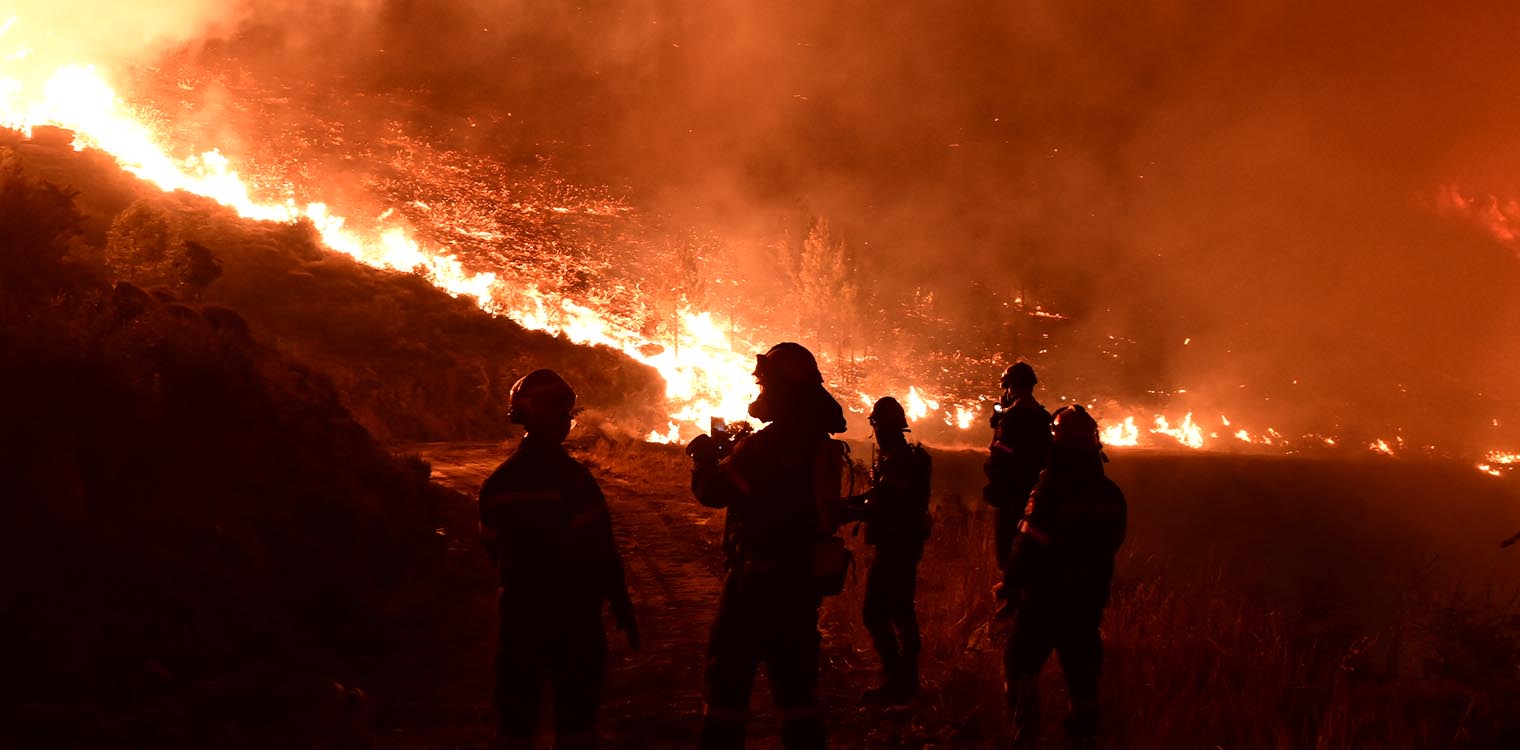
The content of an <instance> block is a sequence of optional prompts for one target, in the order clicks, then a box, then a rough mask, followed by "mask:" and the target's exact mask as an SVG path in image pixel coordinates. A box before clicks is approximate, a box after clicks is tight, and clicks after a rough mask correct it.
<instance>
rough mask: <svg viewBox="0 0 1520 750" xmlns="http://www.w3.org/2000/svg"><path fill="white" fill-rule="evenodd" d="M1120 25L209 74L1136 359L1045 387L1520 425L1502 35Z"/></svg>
mask: <svg viewBox="0 0 1520 750" xmlns="http://www.w3.org/2000/svg"><path fill="white" fill-rule="evenodd" d="M53 5H57V4H56V3H54V4H53ZM171 5H172V4H171ZM191 5H197V4H191ZM200 5H201V7H211V6H209V5H205V4H200ZM297 5H299V4H297ZM1118 5H1119V4H1114V3H1107V2H1098V1H1096V0H1089V1H1087V2H1056V1H1054V0H1050V1H1043V2H1019V3H985V2H971V1H970V0H949V1H945V2H923V3H888V4H863V3H859V2H843V1H835V2H817V3H802V4H789V5H787V6H786V7H777V6H776V5H775V4H769V3H754V2H747V1H745V0H641V1H637V2H586V3H579V4H577V5H574V6H571V5H568V4H561V3H545V2H485V1H484V0H476V1H473V2H472V1H470V0H441V1H434V0H427V1H424V0H374V2H370V3H348V4H345V3H327V4H318V6H316V8H317V9H315V10H310V9H305V10H296V9H294V8H293V7H284V8H280V9H279V10H278V11H270V10H268V9H267V7H264V8H263V9H258V10H255V11H252V12H250V13H248V14H246V15H243V16H240V17H238V26H237V30H236V33H233V34H220V35H218V36H220V37H222V38H224V39H227V40H229V41H227V42H225V43H220V44H219V45H217V46H215V49H214V50H213V51H212V53H210V54H217V55H227V56H235V57H238V58H239V59H240V60H241V62H242V64H243V65H245V66H247V68H248V69H249V70H252V71H254V72H255V74H257V75H261V76H266V75H267V76H271V77H283V78H285V79H287V80H302V81H326V82H330V83H329V84H326V85H331V86H333V87H342V88H344V89H345V90H353V89H361V90H365V91H369V92H374V93H376V94H377V95H379V94H383V93H384V92H408V93H409V95H415V96H419V97H421V98H422V99H423V101H424V102H425V103H426V107H425V108H424V110H423V112H422V113H417V112H415V111H414V112H411V113H410V114H409V116H413V117H418V118H423V119H428V120H431V121H432V123H431V124H432V125H436V126H437V127H438V129H439V130H440V131H459V130H464V128H462V127H460V126H461V124H462V123H466V122H467V123H469V124H470V125H471V126H472V129H469V134H468V135H467V136H461V135H457V134H456V135H451V137H457V138H460V139H461V140H462V142H463V143H464V145H465V146H467V147H475V148H481V149H489V150H491V151H493V152H495V153H496V154H498V155H499V156H501V157H502V158H507V159H510V158H516V157H521V156H524V155H531V154H551V155H553V156H555V157H556V158H557V159H558V160H559V163H560V165H561V166H562V167H563V168H564V169H566V170H567V171H568V172H569V173H570V174H571V175H572V176H574V177H575V178H577V179H583V180H586V181H588V182H592V183H596V184H609V185H613V186H617V187H618V188H619V189H622V188H624V187H626V189H627V190H628V192H629V194H630V195H632V196H633V197H634V199H635V200H636V201H637V202H639V203H640V204H642V205H643V206H645V207H647V208H650V209H651V210H652V211H653V212H655V213H658V214H659V215H661V216H664V217H667V220H668V221H669V222H671V223H673V224H682V225H692V226H697V227H700V228H702V229H704V230H706V231H711V232H715V233H717V234H719V235H720V236H722V237H724V238H725V239H726V240H727V241H729V242H730V243H731V245H732V246H734V247H739V248H747V249H748V250H749V251H750V256H751V263H750V265H751V266H752V268H750V269H749V270H750V272H751V273H753V274H757V275H758V274H762V273H765V272H766V269H767V268H773V267H774V266H775V265H776V261H775V259H774V258H773V257H771V256H770V255H769V254H768V251H767V250H766V242H767V241H768V240H767V239H766V238H770V237H773V236H774V235H775V233H776V232H777V228H778V226H780V225H782V224H783V223H784V218H785V217H787V216H794V215H796V214H798V213H805V214H810V215H815V216H822V217H826V218H827V219H828V220H829V221H830V222H831V224H832V225H833V226H834V227H835V228H837V229H838V230H839V231H840V233H841V234H842V235H843V236H844V237H845V238H847V240H848V241H849V242H850V244H851V246H852V247H853V248H855V250H856V252H857V254H858V255H859V257H860V258H861V262H862V264H863V266H864V267H865V273H866V277H867V278H868V279H869V280H870V281H871V283H872V284H874V285H876V286H878V287H879V288H880V289H882V290H883V291H884V292H890V293H892V294H907V293H909V292H911V291H912V290H913V289H914V288H915V287H917V288H923V289H927V290H931V291H935V292H937V294H938V299H940V300H941V302H940V304H941V305H942V306H943V308H944V310H943V311H944V312H946V313H947V314H949V315H950V316H951V318H952V319H955V318H957V317H965V318H970V317H972V316H977V315H985V311H984V310H982V307H981V303H980V300H979V299H978V294H979V292H977V291H976V290H979V289H986V288H989V287H990V288H994V289H999V290H1003V291H1005V292H1007V293H1008V294H1009V295H1010V296H1011V295H1012V294H1013V293H1014V292H1017V291H1021V290H1022V291H1025V292H1027V293H1028V294H1030V295H1033V296H1034V297H1035V298H1037V299H1039V300H1041V301H1044V302H1046V303H1048V304H1049V305H1051V306H1052V307H1054V308H1055V309H1058V310H1061V311H1062V312H1065V313H1068V314H1070V315H1072V316H1073V320H1072V321H1070V322H1069V323H1068V324H1067V325H1066V327H1065V328H1064V329H1062V333H1061V334H1060V335H1061V336H1064V337H1065V338H1064V339H1063V340H1062V342H1061V345H1062V346H1063V347H1064V348H1066V349H1075V348H1079V347H1081V346H1083V345H1084V340H1085V339H1090V340H1092V341H1094V342H1096V341H1101V340H1106V337H1107V336H1110V335H1112V336H1117V337H1119V338H1120V339H1131V340H1133V341H1134V342H1135V343H1134V344H1133V345H1132V346H1129V347H1128V348H1127V349H1126V350H1125V351H1124V352H1123V354H1122V356H1121V358H1120V359H1119V360H1118V361H1116V362H1114V363H1111V364H1109V365H1105V366H1104V367H1106V368H1108V369H1107V370H1103V371H1101V374H1100V375H1098V376H1097V377H1095V378H1094V377H1090V376H1089V373H1085V372H1078V371H1076V370H1077V369H1078V364H1075V363H1074V362H1077V361H1081V360H1059V361H1056V360H1052V367H1053V368H1055V369H1056V370H1057V371H1056V372H1052V373H1050V376H1049V377H1047V378H1046V382H1047V383H1050V384H1057V383H1059V382H1061V380H1062V379H1065V380H1067V381H1068V382H1070V381H1075V380H1077V379H1079V378H1082V377H1084V376H1089V377H1088V380H1094V379H1096V380H1106V381H1109V382H1111V383H1114V384H1115V385H1113V386H1112V390H1114V391H1125V392H1124V393H1118V394H1116V395H1120V396H1121V397H1123V396H1127V395H1129V394H1133V393H1143V392H1145V391H1148V390H1167V389H1175V388H1186V389H1188V391H1189V392H1190V393H1192V394H1195V395H1196V397H1197V398H1198V399H1200V403H1209V402H1212V404H1213V405H1216V406H1218V407H1219V408H1221V409H1230V410H1232V412H1236V411H1241V412H1245V413H1250V412H1252V411H1255V412H1256V413H1257V414H1259V415H1261V416H1262V417H1263V418H1264V419H1263V421H1261V422H1259V423H1275V424H1278V425H1280V426H1281V427H1283V428H1285V429H1288V430H1294V429H1297V430H1304V429H1324V430H1325V431H1331V430H1333V429H1335V428H1336V426H1337V425H1339V426H1340V427H1341V428H1343V429H1344V428H1347V427H1350V426H1355V425H1356V424H1357V423H1359V422H1370V421H1376V422H1377V423H1378V424H1380V425H1389V424H1394V425H1404V426H1406V427H1407V428H1408V429H1409V431H1410V437H1411V441H1412V442H1419V441H1421V440H1425V439H1429V440H1432V441H1434V440H1437V439H1441V440H1450V439H1451V438H1453V436H1456V437H1458V438H1460V439H1461V440H1462V441H1463V442H1471V443H1472V444H1476V445H1484V444H1489V443H1492V442H1494V441H1495V440H1497V439H1498V438H1499V437H1500V435H1499V434H1498V431H1499V430H1502V429H1503V427H1502V426H1501V427H1500V428H1493V427H1492V426H1491V424H1492V420H1493V419H1494V418H1495V417H1499V418H1500V422H1501V425H1503V424H1505V423H1506V422H1508V421H1510V419H1511V417H1512V416H1513V417H1514V418H1516V419H1520V409H1517V408H1516V402H1515V400H1514V399H1512V398H1510V397H1509V396H1508V395H1507V393H1505V389H1506V387H1507V386H1508V385H1509V384H1510V383H1511V382H1514V380H1515V375H1516V374H1517V372H1520V338H1517V337H1516V335H1515V332H1516V330H1517V325H1520V307H1517V305H1516V304H1515V303H1514V302H1512V298H1513V297H1514V295H1513V292H1512V290H1514V289H1516V288H1517V285H1516V282H1517V281H1520V262H1517V260H1516V258H1515V254H1514V247H1513V242H1511V243H1506V242H1504V241H1503V240H1501V239H1499V238H1497V237H1496V236H1495V234H1494V233H1493V232H1491V231H1489V229H1487V228H1485V226H1484V223H1483V221H1481V220H1480V219H1479V218H1474V216H1472V215H1469V214H1475V213H1481V209H1482V207H1483V206H1485V205H1487V202H1488V201H1489V196H1499V199H1500V201H1501V203H1502V201H1503V200H1506V199H1507V198H1508V197H1510V196H1517V195H1520V179H1517V176H1520V146H1517V143H1520V142H1517V141H1516V140H1515V139H1514V137H1513V134H1514V133H1515V132H1520V122H1517V119H1520V117H1517V115H1520V112H1517V105H1516V102H1520V96H1517V94H1520V92H1517V91H1516V87H1517V86H1520V57H1517V56H1516V55H1514V54H1513V49H1514V40H1513V33H1512V32H1513V29H1515V28H1520V7H1517V6H1514V5H1513V4H1507V3H1491V4H1489V5H1490V6H1491V7H1484V6H1483V5H1482V4H1474V5H1443V6H1440V7H1435V6H1431V7H1423V8H1422V7H1399V8H1396V9H1391V8H1390V7H1388V6H1387V4H1384V3H1371V2H1360V3H1342V4H1334V7H1329V6H1326V4H1323V3H1313V2H1298V1H1293V0H1289V1H1284V2H1275V3H1251V4H1243V5H1239V6H1238V7H1217V8H1216V7H1212V6H1197V7H1190V6H1189V4H1179V3H1175V2H1164V1H1161V0H1158V1H1156V2H1145V3H1129V4H1123V5H1124V6H1127V7H1117V6H1118ZM165 7H168V6H165ZM196 15H197V14H192V17H194V16H196ZM319 87H320V85H319ZM354 116H355V118H356V119H363V118H365V117H380V116H394V113H379V112H377V113H365V112H355V113H354ZM473 126H478V127H473ZM1453 188H1454V189H1455V191H1456V193H1457V194H1461V195H1465V196H1467V197H1469V198H1472V199H1474V200H1475V204H1474V205H1475V206H1477V207H1478V208H1477V209H1473V210H1468V211H1466V212H1465V213H1464V211H1462V210H1455V209H1452V207H1451V205H1450V204H1451V203H1452V201H1451V200H1450V195H1451V194H1452V190H1453ZM893 327H894V321H882V324H881V330H882V331H884V332H885V331H890V330H891V329H892V328H893ZM883 335H884V337H885V336H887V335H889V334H885V333H884V334H883ZM1184 341H1186V342H1188V343H1187V344H1186V345H1184V343H1183V342H1184ZM1008 348H1009V351H1008V352H1007V353H1008V354H1009V355H1011V356H1020V355H1022V356H1031V357H1034V358H1035V359H1036V361H1039V359H1040V357H1039V356H1038V352H1037V351H1029V350H1015V349H1014V347H1013V346H1010V347H1008ZM1025 348H1026V349H1027V348H1032V347H1027V346H1026V347H1025ZM1090 348H1091V349H1094V350H1095V349H1096V348H1097V345H1096V343H1094V344H1093V346H1092V347H1090ZM1062 362H1065V363H1068V364H1065V365H1063V364H1061V363H1062ZM1083 366H1085V365H1083ZM1093 366H1094V367H1096V366H1097V365H1093ZM1063 367H1065V368H1066V371H1064V372H1063V371H1061V369H1062V368H1063ZM1088 380H1083V381H1082V382H1084V383H1087V382H1088ZM1089 385H1091V386H1092V387H1091V388H1089V393H1096V392H1097V391H1098V390H1099V387H1098V385H1099V384H1092V383H1089ZM1053 388H1054V385H1053ZM1056 392H1060V391H1059V390H1056ZM1479 394H1482V395H1481V396H1480V395H1479ZM1480 428H1481V430H1487V431H1488V432H1482V433H1481V434H1480ZM1505 434H1508V433H1505ZM1427 436H1429V437H1428V438H1427Z"/></svg>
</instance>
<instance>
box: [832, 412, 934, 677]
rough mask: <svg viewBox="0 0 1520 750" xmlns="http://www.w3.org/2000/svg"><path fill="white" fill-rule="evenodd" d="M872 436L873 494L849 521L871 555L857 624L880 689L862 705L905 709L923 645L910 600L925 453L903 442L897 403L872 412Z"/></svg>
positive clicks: (922, 519)
mask: <svg viewBox="0 0 1520 750" xmlns="http://www.w3.org/2000/svg"><path fill="white" fill-rule="evenodd" d="M870 422H871V430H872V432H873V433H874V434H875V436H876V445H877V450H878V453H877V456H876V460H875V461H874V462H873V465H872V467H871V489H870V491H869V492H867V493H865V494H864V495H860V496H857V497H854V498H851V502H850V503H849V505H848V509H849V511H848V512H849V514H850V517H851V518H852V519H859V520H862V521H864V522H865V527H866V544H869V545H871V546H872V547H874V548H875V550H876V554H875V557H874V558H873V559H872V561H871V568H870V571H869V572H867V573H866V595H865V604H864V605H863V607H862V609H861V619H862V620H864V622H865V626H866V630H867V631H869V632H870V634H871V642H872V645H874V646H875V647H876V653H877V655H878V656H879V657H880V658H881V670H882V683H881V685H880V686H878V687H875V688H871V689H870V690H867V691H866V694H865V700H866V701H867V702H869V703H877V704H882V705H890V706H901V705H907V704H908V703H910V702H912V700H913V696H914V695H915V694H916V693H917V692H918V652H919V650H920V649H921V646H922V642H921V640H920V638H919V633H918V616H917V613H916V612H915V611H914V603H913V596H914V590H915V589H916V587H917V583H918V561H919V559H920V558H922V557H923V553H924V542H925V541H927V540H928V538H929V529H930V524H931V520H930V517H929V477H930V473H931V471H932V466H931V462H930V458H929V453H928V451H925V450H924V449H923V447H922V446H920V445H917V444H913V443H909V442H908V439H907V437H906V436H905V435H904V434H903V433H904V432H907V430H908V415H907V414H906V413H905V412H904V411H903V408H902V404H900V403H898V402H897V399H894V398H892V397H891V396H887V397H885V398H882V399H879V400H877V402H876V404H875V405H874V406H873V407H872V408H871V415H870Z"/></svg>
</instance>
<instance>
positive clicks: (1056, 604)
mask: <svg viewBox="0 0 1520 750" xmlns="http://www.w3.org/2000/svg"><path fill="white" fill-rule="evenodd" d="M1051 431H1052V434H1053V437H1054V442H1053V445H1052V446H1051V454H1050V465H1049V467H1047V468H1046V469H1045V470H1044V471H1043V472H1041V473H1040V481H1039V483H1038V484H1037V485H1035V488H1034V491H1033V492H1031V493H1030V495H1029V502H1028V504H1027V505H1026V506H1025V508H1024V515H1023V519H1022V520H1021V521H1020V522H1019V525H1018V531H1017V534H1016V535H1015V537H1014V539H1013V542H1012V545H1011V549H1010V553H1009V556H1008V561H1007V565H1006V567H1005V568H1004V571H1003V574H1004V590H1005V591H1008V592H1010V593H1009V597H1010V600H1011V601H1013V602H1015V607H1014V608H1015V609H1016V610H1017V612H1018V619H1017V621H1016V622H1015V623H1014V627H1013V635H1012V636H1011V637H1010V638H1009V640H1008V650H1007V652H1006V653H1005V655H1004V657H1005V659H1004V666H1005V669H1006V675H1007V683H1006V685H1007V690H1008V699H1009V704H1010V706H1011V708H1012V710H1013V716H1014V733H1015V738H1016V739H1015V745H1014V746H1015V747H1034V746H1035V744H1036V743H1037V742H1038V735H1039V728H1040V719H1039V707H1040V704H1039V698H1040V696H1039V675H1040V669H1041V668H1042V667H1043V666H1044V664H1045V662H1046V660H1047V659H1049V657H1050V652H1051V651H1055V652H1056V653H1057V654H1058V655H1059V656H1060V658H1061V670H1062V671H1063V672H1064V673H1065V675H1066V684H1067V687H1068V692H1069V694H1070V696H1071V712H1070V714H1069V715H1068V716H1067V719H1066V724H1065V726H1066V731H1067V733H1068V735H1070V737H1071V739H1072V741H1073V744H1074V745H1075V746H1076V747H1092V746H1093V745H1094V743H1095V741H1096V736H1097V732H1098V674H1099V671H1100V668H1101V666H1102V663H1103V641H1102V638H1101V636H1100V635H1099V625H1100V624H1101V622H1102V620H1103V609H1104V608H1105V607H1106V606H1108V594H1109V584H1110V583H1111V581H1112V580H1113V576H1114V556H1115V555H1116V554H1117V553H1118V551H1119V545H1121V544H1122V543H1123V542H1124V533H1125V522H1126V506H1125V502H1124V493H1122V492H1120V490H1119V487H1118V485H1116V484H1114V483H1113V481H1112V480H1110V479H1109V478H1108V477H1106V476H1104V474H1103V463H1104V461H1105V460H1106V458H1105V457H1104V455H1103V450H1102V448H1103V446H1102V443H1101V442H1100V441H1099V437H1098V423H1097V421H1095V420H1094V419H1093V418H1092V416H1091V415H1089V414H1088V413H1087V410H1085V409H1083V408H1082V407H1081V406H1066V407H1062V408H1061V409H1059V410H1057V411H1056V414H1055V419H1054V421H1053V423H1052V428H1051Z"/></svg>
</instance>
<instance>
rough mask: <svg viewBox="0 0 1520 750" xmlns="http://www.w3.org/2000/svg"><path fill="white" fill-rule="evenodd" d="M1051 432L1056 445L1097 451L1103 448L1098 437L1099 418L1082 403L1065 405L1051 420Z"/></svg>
mask: <svg viewBox="0 0 1520 750" xmlns="http://www.w3.org/2000/svg"><path fill="white" fill-rule="evenodd" d="M1050 433H1051V437H1052V439H1053V440H1054V441H1055V444H1056V445H1059V446H1061V447H1063V448H1072V449H1076V450H1081V451H1091V452H1094V453H1096V452H1097V451H1100V450H1103V443H1102V441H1101V440H1099V438H1098V420H1096V419H1093V417H1092V415H1091V414H1088V413H1087V410H1086V409H1084V408H1082V407H1081V405H1078V404H1073V405H1071V406H1063V407H1061V408H1059V409H1057V410H1056V413H1055V415H1054V416H1053V417H1051V420H1050Z"/></svg>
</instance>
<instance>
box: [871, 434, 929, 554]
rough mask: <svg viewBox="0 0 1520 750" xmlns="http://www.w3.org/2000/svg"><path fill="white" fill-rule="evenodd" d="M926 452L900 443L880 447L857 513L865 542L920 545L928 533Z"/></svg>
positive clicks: (899, 545) (916, 446)
mask: <svg viewBox="0 0 1520 750" xmlns="http://www.w3.org/2000/svg"><path fill="white" fill-rule="evenodd" d="M932 470H933V467H932V461H931V459H930V457H929V452H928V451H926V450H924V449H923V447H922V446H919V445H912V444H909V443H903V444H902V445H901V446H897V447H894V448H891V449H887V450H883V451H882V452H881V454H880V455H879V456H878V457H877V459H876V465H875V466H873V467H871V491H870V492H869V493H867V495H866V498H867V499H866V504H865V508H864V511H863V512H862V513H861V517H862V518H863V519H864V521H865V525H866V543H867V544H871V545H874V546H877V547H892V548H914V547H921V546H922V545H923V543H924V541H925V540H926V539H927V538H928V536H929V523H930V521H929V495H930V493H929V478H930V474H931V472H932Z"/></svg>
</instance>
